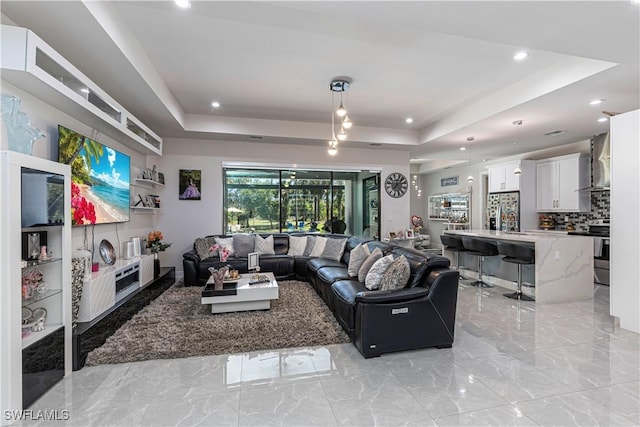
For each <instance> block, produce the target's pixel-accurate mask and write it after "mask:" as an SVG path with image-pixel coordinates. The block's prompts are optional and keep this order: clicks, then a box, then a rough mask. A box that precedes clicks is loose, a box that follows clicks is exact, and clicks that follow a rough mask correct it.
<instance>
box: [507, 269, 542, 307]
mask: <svg viewBox="0 0 640 427" xmlns="http://www.w3.org/2000/svg"><path fill="white" fill-rule="evenodd" d="M517 285H518V288H517V289H518V290H517V291H515V292H514V293H512V294H504V296H505V297H507V298H512V299H519V300H520V301H535V300H534V299H533V298H531V297H530V296H528V295H525V294H523V293H522V264H518V282H517Z"/></svg>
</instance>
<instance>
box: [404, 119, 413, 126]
mask: <svg viewBox="0 0 640 427" xmlns="http://www.w3.org/2000/svg"><path fill="white" fill-rule="evenodd" d="M404 122H405V123H406V124H408V125H410V124H411V123H413V119H412V118H411V117H407V118H406V119H404Z"/></svg>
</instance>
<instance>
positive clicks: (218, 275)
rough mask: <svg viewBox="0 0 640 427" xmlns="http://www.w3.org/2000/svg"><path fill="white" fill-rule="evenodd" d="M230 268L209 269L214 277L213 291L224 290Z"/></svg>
mask: <svg viewBox="0 0 640 427" xmlns="http://www.w3.org/2000/svg"><path fill="white" fill-rule="evenodd" d="M228 271H229V267H220V268H218V269H216V268H213V267H209V272H210V273H211V277H213V289H215V290H217V291H218V290H222V289H223V288H224V277H225V276H226V275H227V272H228Z"/></svg>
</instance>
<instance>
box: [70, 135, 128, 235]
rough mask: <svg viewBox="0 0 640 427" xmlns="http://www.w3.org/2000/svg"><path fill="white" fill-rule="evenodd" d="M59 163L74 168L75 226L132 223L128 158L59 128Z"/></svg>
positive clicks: (72, 213) (72, 214)
mask: <svg viewBox="0 0 640 427" xmlns="http://www.w3.org/2000/svg"><path fill="white" fill-rule="evenodd" d="M58 162H60V163H64V164H68V165H71V220H72V224H74V225H89V224H108V223H114V222H126V221H129V170H130V166H131V159H130V158H129V156H127V155H126V154H123V153H121V152H119V151H117V150H114V149H113V148H110V147H107V146H106V145H104V144H101V143H99V142H97V141H94V140H92V139H90V138H88V137H86V136H84V135H81V134H79V133H78V132H75V131H73V130H71V129H67V128H66V127H64V126H62V125H58Z"/></svg>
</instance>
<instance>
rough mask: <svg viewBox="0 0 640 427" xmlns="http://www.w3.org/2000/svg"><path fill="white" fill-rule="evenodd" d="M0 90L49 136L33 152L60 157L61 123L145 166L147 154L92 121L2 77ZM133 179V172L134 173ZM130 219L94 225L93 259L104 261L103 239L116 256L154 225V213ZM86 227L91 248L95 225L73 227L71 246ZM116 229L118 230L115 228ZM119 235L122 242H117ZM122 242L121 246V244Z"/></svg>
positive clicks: (2, 145)
mask: <svg viewBox="0 0 640 427" xmlns="http://www.w3.org/2000/svg"><path fill="white" fill-rule="evenodd" d="M0 83H1V85H2V86H1V88H2V89H1V92H2V94H3V95H13V96H17V97H18V98H20V100H21V104H20V110H21V111H23V112H24V113H26V114H27V115H28V117H29V119H30V120H31V124H32V125H33V126H35V127H37V128H38V129H40V130H41V131H42V132H43V133H44V134H45V135H46V136H45V138H42V139H38V140H36V141H35V142H34V144H33V155H34V156H36V157H41V158H45V159H49V160H53V161H57V160H58V125H59V124H61V125H63V126H65V127H67V128H69V129H73V130H74V131H76V132H79V133H81V134H83V135H85V136H88V137H90V138H92V139H94V140H96V141H98V142H100V143H102V144H105V145H107V146H109V147H111V148H113V149H115V150H118V151H120V152H123V153H125V154H127V155H129V156H131V165H132V166H146V164H147V156H145V155H144V154H141V153H138V152H135V151H133V150H132V149H131V148H129V147H127V146H126V145H124V144H121V143H120V142H118V141H116V140H114V139H112V138H109V137H107V136H105V135H102V134H100V133H94V131H93V128H92V127H91V124H90V123H81V122H79V121H78V120H76V119H74V118H73V117H71V116H69V115H67V114H65V113H64V112H62V111H60V110H58V109H56V108H54V107H52V106H50V105H48V104H47V103H46V102H45V101H43V100H40V99H38V98H35V97H33V96H32V95H30V94H28V93H26V92H24V91H22V90H20V89H18V88H16V87H15V86H13V85H11V84H9V83H7V82H6V81H4V80H2V81H0ZM0 149H2V150H7V149H8V143H7V132H6V127H5V125H4V123H2V138H1V139H0ZM131 178H132V181H133V176H132V177H131ZM130 218H131V220H130V221H129V222H125V223H121V224H117V229H116V225H115V224H104V225H96V226H95V227H94V228H93V234H94V240H95V247H94V249H95V250H94V261H96V262H97V261H102V260H101V259H100V256H99V254H98V251H97V247H98V245H99V244H100V242H101V241H102V239H107V240H109V241H110V242H111V243H112V244H113V246H114V248H115V249H116V254H117V256H119V255H120V251H121V250H122V243H123V242H125V241H126V240H129V238H131V237H146V235H147V233H148V232H149V231H151V229H152V227H153V216H150V215H140V214H136V213H135V212H134V211H131V215H130ZM85 229H86V231H87V235H88V243H89V249H90V250H91V243H92V227H74V228H73V230H72V238H73V240H72V248H73V249H76V248H78V247H80V246H82V244H83V241H84V231H85ZM116 231H117V232H116ZM118 239H119V240H120V245H118ZM118 246H119V247H118Z"/></svg>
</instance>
